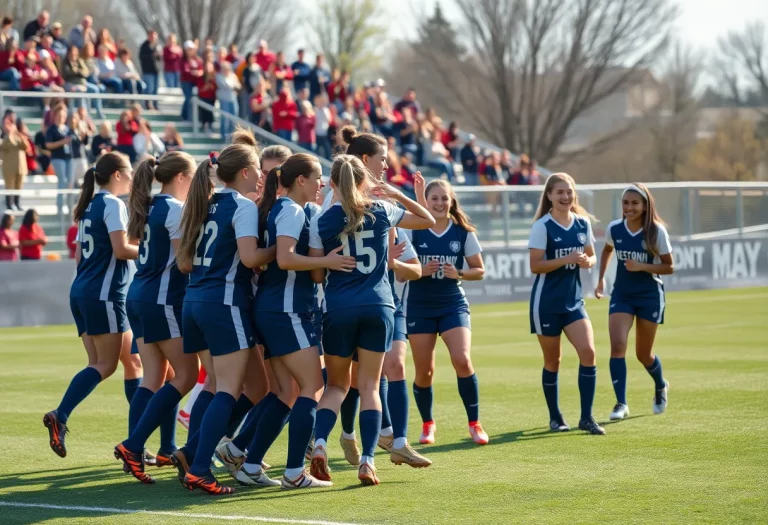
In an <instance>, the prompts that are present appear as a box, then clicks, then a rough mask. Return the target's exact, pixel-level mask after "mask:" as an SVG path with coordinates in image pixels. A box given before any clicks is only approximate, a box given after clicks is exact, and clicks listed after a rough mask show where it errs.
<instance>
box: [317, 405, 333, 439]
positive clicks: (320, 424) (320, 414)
mask: <svg viewBox="0 0 768 525" xmlns="http://www.w3.org/2000/svg"><path fill="white" fill-rule="evenodd" d="M336 417H337V416H336V413H335V412H334V411H333V410H330V409H328V408H323V409H320V410H318V411H317V414H316V415H315V442H317V440H318V439H322V440H324V441H325V442H326V443H327V442H328V436H329V435H330V434H331V430H333V427H334V425H335V424H336Z"/></svg>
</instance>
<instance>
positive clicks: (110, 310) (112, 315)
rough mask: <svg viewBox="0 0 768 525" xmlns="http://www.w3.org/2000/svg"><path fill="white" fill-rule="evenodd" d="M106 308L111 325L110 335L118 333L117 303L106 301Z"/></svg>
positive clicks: (108, 321)
mask: <svg viewBox="0 0 768 525" xmlns="http://www.w3.org/2000/svg"><path fill="white" fill-rule="evenodd" d="M104 306H105V307H106V309H107V323H108V324H109V333H110V334H116V333H117V316H116V315H115V303H113V302H112V301H104Z"/></svg>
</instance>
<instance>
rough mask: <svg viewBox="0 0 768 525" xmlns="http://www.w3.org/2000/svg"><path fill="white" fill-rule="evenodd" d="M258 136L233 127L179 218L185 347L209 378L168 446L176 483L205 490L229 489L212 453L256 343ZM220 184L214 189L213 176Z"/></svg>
mask: <svg viewBox="0 0 768 525" xmlns="http://www.w3.org/2000/svg"><path fill="white" fill-rule="evenodd" d="M256 146H257V144H256V139H255V138H254V137H253V134H252V133H251V132H250V131H245V130H242V129H238V130H236V131H235V133H234V136H233V143H232V144H230V145H229V146H227V147H226V148H224V149H223V150H222V151H221V153H220V154H219V155H215V154H212V155H211V158H210V160H206V161H204V162H203V163H201V164H200V166H198V168H197V171H196V172H195V176H194V178H193V181H192V186H191V188H190V191H189V196H188V197H187V203H186V205H185V206H184V212H183V214H182V218H181V244H180V246H179V250H178V252H177V255H176V261H177V264H178V266H179V269H180V270H181V271H182V272H191V275H190V281H189V285H188V286H187V291H186V294H185V296H184V304H183V306H182V335H183V338H184V351H185V352H187V353H197V354H198V356H199V357H200V360H201V361H202V363H203V366H204V367H205V369H206V372H207V373H208V379H209V380H210V381H211V382H212V384H213V385H215V390H216V394H215V396H214V397H213V399H212V400H211V402H210V404H209V405H208V408H207V410H206V411H205V415H204V416H203V420H202V422H201V424H200V430H199V431H198V432H197V433H196V435H195V436H192V437H191V438H190V439H189V440H188V441H187V443H186V445H185V446H184V447H182V448H180V449H178V450H177V451H176V452H174V453H173V456H172V460H173V462H174V465H175V466H176V468H177V469H178V471H179V478H180V480H181V481H182V484H183V485H184V486H185V487H186V488H188V489H190V490H194V489H195V488H200V489H202V490H203V491H205V492H207V493H209V494H215V495H221V494H231V493H233V492H234V489H233V488H232V487H225V486H222V485H221V484H220V483H219V482H218V481H217V480H216V477H215V476H214V475H213V473H212V472H211V470H210V463H211V457H212V456H213V452H214V449H215V448H216V446H217V445H218V444H219V440H221V438H222V437H223V436H224V434H225V433H226V431H227V428H228V426H229V424H230V416H231V415H232V411H233V409H234V407H235V404H236V403H237V397H238V396H240V394H241V392H242V388H243V380H244V377H245V375H246V368H247V365H248V358H249V354H250V352H249V350H250V349H251V348H253V347H254V345H255V341H254V336H253V325H252V322H251V317H250V307H251V302H252V300H253V292H252V289H251V275H252V273H253V272H252V270H251V269H252V268H256V267H259V266H262V265H264V264H266V263H267V262H269V261H270V260H271V258H274V249H272V250H263V249H259V248H258V244H257V242H258V221H259V217H258V209H257V207H256V204H254V202H253V201H251V200H249V199H248V198H247V197H245V194H247V193H249V192H254V191H256V188H257V185H258V180H259V178H260V165H259V156H258V151H257V149H256ZM214 169H215V175H216V176H217V177H218V179H219V180H221V181H222V182H223V183H224V188H223V189H222V190H221V191H219V192H214V191H213V182H212V176H213V175H214V173H213V172H214ZM199 402H200V399H198V403H199Z"/></svg>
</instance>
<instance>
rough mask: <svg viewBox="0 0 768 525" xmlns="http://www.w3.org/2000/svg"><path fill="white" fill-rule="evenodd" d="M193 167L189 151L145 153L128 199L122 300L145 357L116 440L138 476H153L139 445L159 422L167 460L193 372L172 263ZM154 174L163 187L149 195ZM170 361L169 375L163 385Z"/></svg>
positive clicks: (163, 461) (179, 280)
mask: <svg viewBox="0 0 768 525" xmlns="http://www.w3.org/2000/svg"><path fill="white" fill-rule="evenodd" d="M195 168H196V166H195V161H194V159H193V158H192V156H191V155H189V154H188V153H182V152H178V151H175V152H170V153H167V154H166V155H164V156H163V157H162V158H160V159H157V160H156V159H155V158H154V157H145V158H144V159H143V160H142V161H141V163H140V164H139V165H138V167H137V168H136V173H135V177H134V181H133V187H132V188H131V196H130V199H129V206H130V209H131V218H130V220H129V222H128V237H129V238H131V239H136V240H137V241H138V242H139V257H138V259H137V263H138V264H137V267H138V269H137V272H136V274H135V275H134V277H133V282H131V285H130V287H129V289H128V301H127V307H128V319H129V321H130V323H131V327H132V328H133V333H134V336H135V338H136V343H137V345H138V347H139V355H141V361H142V363H143V364H144V381H143V383H142V386H141V388H139V389H138V390H137V391H136V394H134V396H133V400H132V401H131V410H130V412H129V418H130V419H131V421H132V425H131V427H132V428H133V431H132V432H131V433H130V435H129V437H128V439H127V440H125V441H123V442H122V443H120V444H119V445H117V446H116V447H115V457H117V458H118V459H120V460H122V461H123V464H124V466H126V467H128V468H129V470H130V472H131V474H132V475H133V476H134V477H135V478H136V479H138V480H139V481H141V482H142V483H154V479H153V478H152V477H151V476H149V475H148V474H146V473H145V472H144V462H143V461H142V452H143V450H144V444H145V443H146V440H147V439H148V438H149V436H150V435H151V434H152V432H154V430H155V429H156V428H157V427H158V426H160V425H162V424H163V423H165V427H164V428H167V429H168V430H170V432H168V431H167V430H166V432H164V433H163V432H161V443H160V451H159V452H158V453H157V456H156V461H157V466H164V465H170V464H171V454H172V453H173V452H174V451H175V450H176V444H175V429H176V411H177V409H178V404H179V401H181V399H182V398H183V397H184V396H185V395H186V394H187V392H189V391H190V390H191V389H192V387H193V386H194V384H195V380H196V378H197V376H198V370H199V361H198V358H197V355H195V354H185V353H184V347H183V344H182V339H181V307H182V304H183V301H184V293H185V291H186V288H187V283H188V282H189V277H188V276H187V275H185V274H183V273H181V271H180V270H179V268H178V266H177V265H176V250H177V249H178V247H179V245H180V242H181V240H180V239H181V230H180V226H181V214H182V206H183V203H184V201H185V200H186V199H187V194H188V193H189V188H190V185H191V183H192V177H193V175H194V173H195ZM154 181H157V182H159V183H160V184H161V188H160V193H159V194H157V195H155V196H154V197H153V196H152V183H153V182H154ZM169 363H170V366H171V367H172V370H173V379H171V380H170V381H169V382H168V383H166V384H165V386H163V383H164V382H165V380H166V377H167V375H168V371H169Z"/></svg>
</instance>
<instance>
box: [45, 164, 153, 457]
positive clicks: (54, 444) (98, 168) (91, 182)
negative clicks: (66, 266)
mask: <svg viewBox="0 0 768 525" xmlns="http://www.w3.org/2000/svg"><path fill="white" fill-rule="evenodd" d="M132 178H133V173H132V172H131V165H130V163H129V162H128V158H127V157H125V156H124V155H121V154H119V153H105V154H104V155H102V156H101V157H100V158H99V160H98V162H97V163H96V165H95V167H93V168H90V169H89V170H88V171H87V172H86V173H85V177H84V179H83V186H82V187H81V188H80V197H79V199H78V202H77V206H76V207H75V212H74V219H75V222H76V223H78V228H79V238H80V240H79V242H78V244H77V247H76V252H75V259H76V261H77V275H76V276H75V280H74V282H73V283H72V287H71V289H70V293H69V297H70V307H71V309H72V315H73V317H74V318H75V324H76V325H77V333H78V335H79V336H80V337H82V338H83V345H84V346H85V351H86V353H87V355H88V366H87V367H86V368H84V369H83V370H81V371H80V372H78V373H77V375H75V377H73V378H72V382H71V383H70V384H69V387H68V388H67V391H66V392H65V394H64V397H63V398H62V400H61V403H60V404H59V406H58V408H57V409H56V410H52V411H51V412H48V413H47V414H45V416H44V417H43V424H44V425H45V426H46V428H47V429H48V435H49V443H50V446H51V449H52V450H53V451H54V452H55V453H56V454H58V455H59V456H61V457H65V456H66V455H67V446H66V441H65V439H66V434H67V432H68V429H67V421H68V419H69V416H70V414H71V413H72V411H73V410H74V409H75V407H77V405H78V404H80V403H81V402H82V401H83V400H84V399H85V398H86V397H88V395H89V394H90V393H91V392H93V390H94V389H95V388H96V386H97V385H98V384H99V383H100V382H101V381H103V380H104V379H107V378H108V377H109V376H111V375H112V374H113V373H114V372H115V369H116V368H117V363H118V361H119V359H120V354H121V351H123V348H124V347H125V349H126V350H127V349H128V348H130V341H131V339H130V336H131V334H130V332H129V330H128V321H127V316H126V312H125V294H126V291H127V290H126V289H127V287H128V261H129V260H133V259H136V257H137V256H138V247H136V246H134V245H131V244H130V243H129V242H128V237H127V235H126V231H127V228H128V212H127V210H126V207H125V204H124V203H123V202H122V201H121V200H120V199H118V198H117V195H124V194H126V193H128V191H129V190H130V187H131V179H132ZM96 184H98V185H99V188H100V189H99V191H98V192H97V193H96V194H95V195H94V189H95V185H96ZM124 343H127V344H124ZM126 353H127V352H126Z"/></svg>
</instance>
